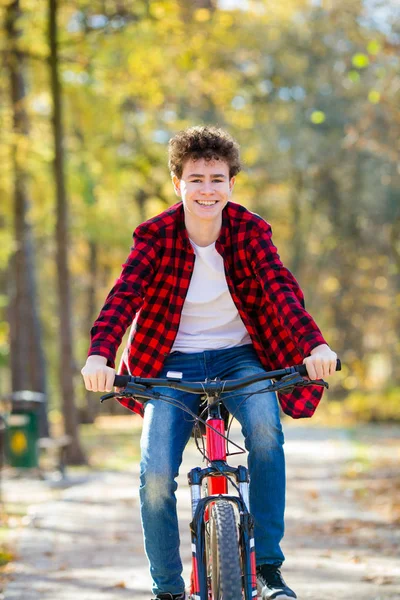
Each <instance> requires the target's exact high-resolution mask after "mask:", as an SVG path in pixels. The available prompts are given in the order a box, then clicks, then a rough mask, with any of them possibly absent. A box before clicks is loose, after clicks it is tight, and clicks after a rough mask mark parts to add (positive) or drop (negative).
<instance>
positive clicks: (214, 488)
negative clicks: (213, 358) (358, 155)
mask: <svg viewBox="0 0 400 600" xmlns="http://www.w3.org/2000/svg"><path fill="white" fill-rule="evenodd" d="M340 368H341V365H340V361H339V360H338V361H337V366H336V370H340ZM306 375H307V370H306V367H305V365H298V366H294V367H287V368H285V369H279V370H275V371H269V372H268V371H265V372H264V373H262V374H257V375H249V376H247V377H243V378H241V379H236V380H220V379H219V378H216V379H213V380H207V379H206V380H205V381H204V382H188V381H184V380H183V379H182V377H183V375H182V373H180V372H176V371H169V372H168V373H167V376H166V378H165V379H155V378H143V377H137V376H129V375H116V376H115V380H114V385H115V386H116V387H117V388H123V389H119V391H118V392H111V393H108V394H106V395H104V396H102V397H101V402H104V400H106V399H108V398H112V397H121V396H123V397H128V398H129V397H134V398H135V399H137V400H143V401H144V402H145V401H146V400H149V399H158V400H160V401H165V402H170V403H174V404H175V405H176V406H179V407H180V408H181V409H182V410H183V411H185V412H188V413H189V414H190V415H191V416H192V418H193V420H194V423H195V439H196V443H197V446H198V448H199V450H200V451H201V453H202V454H203V456H204V457H205V459H206V460H207V463H208V464H207V466H206V467H205V468H201V467H195V468H193V469H191V470H190V472H189V474H188V480H189V486H190V490H191V502H192V521H191V523H190V529H191V541H192V573H191V583H190V595H189V598H190V599H191V600H253V599H254V598H257V579H256V559H255V546H254V533H253V530H254V524H253V518H252V516H251V513H250V506H249V475H248V470H247V467H244V466H239V467H237V468H236V467H231V466H229V465H228V463H227V460H226V459H227V456H228V455H232V454H233V453H228V450H227V443H229V444H233V445H234V446H236V447H237V448H238V449H239V450H240V452H235V454H239V453H242V452H243V453H244V452H245V450H244V449H243V448H241V447H240V446H239V445H238V444H236V443H235V442H233V441H232V440H230V439H229V430H230V423H231V422H232V420H233V417H234V415H232V416H231V421H230V423H229V422H228V419H229V413H227V410H226V409H225V407H224V406H223V398H222V395H223V394H226V393H228V392H234V391H236V390H239V389H242V388H244V387H246V386H247V385H249V384H251V383H255V382H258V381H264V380H268V381H269V384H268V385H267V387H266V388H264V389H263V390H259V391H257V392H252V393H250V394H248V395H247V396H246V398H247V397H248V396H251V395H253V394H256V393H261V392H268V391H275V392H278V391H286V392H288V391H290V390H292V389H293V388H294V387H304V386H308V385H318V386H323V387H326V388H328V387H329V386H328V384H327V383H326V382H325V381H323V380H317V381H315V380H309V379H308V378H307V377H306ZM270 380H272V382H271V381H270ZM156 387H169V388H174V389H178V390H182V391H186V392H191V393H194V394H200V395H202V398H201V400H202V404H201V410H200V411H199V414H198V415H196V414H195V413H193V412H192V411H191V410H190V409H188V407H187V406H186V405H184V404H183V403H182V402H180V401H179V400H177V399H176V398H171V397H170V396H165V395H164V396H163V394H161V393H160V392H157V391H155V390H153V388H156ZM200 426H202V427H203V429H200V431H199V427H200ZM203 436H205V438H206V439H205V444H204V439H203ZM199 439H203V447H202V448H200V445H199V443H198V440H199ZM233 478H234V479H235V481H234V480H233ZM228 481H229V482H230V483H231V485H232V487H233V488H235V489H236V491H237V495H232V494H229V493H228ZM202 492H203V493H202Z"/></svg>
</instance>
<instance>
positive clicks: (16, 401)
mask: <svg viewBox="0 0 400 600" xmlns="http://www.w3.org/2000/svg"><path fill="white" fill-rule="evenodd" d="M44 399H45V397H44V394H41V393H40V392H31V391H28V390H22V391H20V392H13V393H12V394H10V396H9V400H10V401H11V413H10V414H9V415H8V416H7V417H6V423H7V426H6V444H5V450H6V452H5V454H6V461H7V464H9V465H10V466H11V467H18V468H23V469H32V468H35V467H38V466H39V448H38V440H39V410H40V407H41V404H42V402H44Z"/></svg>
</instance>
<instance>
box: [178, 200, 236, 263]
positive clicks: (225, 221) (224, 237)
mask: <svg viewBox="0 0 400 600" xmlns="http://www.w3.org/2000/svg"><path fill="white" fill-rule="evenodd" d="M229 205H230V202H228V203H227V205H226V206H225V207H224V209H223V211H222V226H221V231H220V234H219V236H218V239H217V240H216V242H215V248H216V249H217V251H218V252H219V253H220V254H222V255H223V254H224V249H225V248H226V246H227V244H228V241H229V239H230V236H229V215H228V207H229ZM177 238H178V240H180V242H181V244H182V246H183V247H184V248H186V249H187V250H189V251H190V252H193V247H192V244H191V243H190V240H189V235H188V232H187V229H186V227H185V211H184V209H183V204H182V202H180V203H179V205H178V210H177Z"/></svg>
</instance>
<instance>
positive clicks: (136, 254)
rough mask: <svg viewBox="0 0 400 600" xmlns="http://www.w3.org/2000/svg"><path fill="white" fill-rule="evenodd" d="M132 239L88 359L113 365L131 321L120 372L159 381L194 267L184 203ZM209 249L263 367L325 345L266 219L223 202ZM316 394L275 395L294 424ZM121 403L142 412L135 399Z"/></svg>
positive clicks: (299, 358) (298, 359)
mask: <svg viewBox="0 0 400 600" xmlns="http://www.w3.org/2000/svg"><path fill="white" fill-rule="evenodd" d="M133 238H134V245H133V247H132V249H131V253H130V255H129V256H128V259H127V261H126V263H125V264H124V265H123V270H122V273H121V275H120V277H119V279H117V281H116V282H115V285H114V287H113V288H112V290H111V291H110V293H109V295H108V296H107V299H106V302H105V304H104V306H103V308H102V310H101V312H100V314H99V317H98V318H97V320H96V321H95V323H94V325H93V328H92V330H91V336H92V338H91V346H90V350H89V355H91V354H98V355H100V356H104V357H105V358H107V361H108V362H107V364H108V365H109V366H111V367H114V365H115V355H116V353H117V349H118V347H119V345H120V344H121V340H122V337H123V335H124V333H125V331H126V329H127V328H128V327H129V325H130V324H131V323H132V321H133V326H132V329H131V333H130V336H129V341H128V344H127V347H126V348H125V351H124V353H123V357H122V361H121V365H120V369H119V372H120V373H130V374H131V375H139V376H141V377H157V376H158V375H159V374H160V372H161V369H162V366H163V363H164V361H165V358H166V356H168V354H169V352H170V351H171V348H172V345H173V343H174V340H175V337H176V334H177V332H178V329H179V321H180V317H181V312H182V307H183V304H184V302H185V297H186V294H187V291H188V288H189V283H190V278H191V275H192V272H193V267H194V261H195V255H194V252H193V248H192V246H191V244H190V241H189V237H188V234H187V231H186V227H185V221H184V210H183V205H182V203H181V202H178V203H177V204H175V205H173V206H171V207H170V208H169V209H167V210H166V211H164V212H162V213H161V214H159V215H157V216H156V217H153V218H152V219H150V220H148V221H146V222H145V223H142V224H141V225H139V226H138V227H137V228H136V230H135V232H134V234H133ZM215 247H216V250H217V251H218V252H219V254H221V256H222V257H223V259H224V264H225V273H226V281H227V284H228V288H229V291H230V293H231V296H232V299H233V301H234V303H235V305H236V307H237V309H238V311H239V314H240V317H241V319H242V321H243V323H244V325H245V327H246V329H247V331H248V332H249V334H250V337H251V340H252V342H253V346H254V348H255V350H256V352H257V354H258V356H259V358H260V361H261V363H262V365H263V366H264V367H265V369H267V370H270V369H280V368H283V367H286V366H289V365H294V364H301V363H302V362H303V358H304V357H305V356H308V355H309V354H310V352H311V350H312V349H313V348H315V347H316V346H319V345H320V344H325V343H326V342H325V340H324V338H323V336H322V334H321V332H320V330H319V329H318V327H317V325H316V324H315V322H314V321H313V319H312V318H311V316H310V315H309V314H308V313H307V312H306V310H305V308H304V298H303V294H302V292H301V290H300V287H299V285H298V283H297V281H296V279H295V278H294V277H293V275H292V274H291V273H290V271H288V270H287V269H286V268H285V267H284V266H283V265H282V262H281V261H280V258H279V255H278V252H277V250H276V248H275V246H274V244H273V243H272V240H271V227H270V226H269V225H268V223H266V221H264V220H263V219H262V218H261V217H260V216H259V215H257V214H255V213H252V212H250V211H249V210H247V209H246V208H245V207H244V206H241V205H240V204H236V203H234V202H228V203H227V205H226V206H225V208H224V210H223V212H222V228H221V232H220V235H219V238H218V240H217V241H216V245H215ZM135 317H136V318H135ZM322 391H323V388H319V387H315V386H310V387H307V388H301V389H295V390H294V391H293V392H292V393H290V394H279V401H280V404H281V407H282V410H283V411H284V412H285V413H286V414H288V415H290V416H291V417H293V418H300V417H311V416H312V414H313V413H314V411H315V409H316V407H317V405H318V403H319V401H320V399H321V396H322ZM119 402H120V403H121V404H122V405H123V406H126V407H127V408H129V409H130V410H133V411H134V412H138V413H140V414H142V405H141V404H140V403H138V402H137V401H135V400H133V399H127V398H121V399H119Z"/></svg>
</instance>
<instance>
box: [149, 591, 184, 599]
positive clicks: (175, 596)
mask: <svg viewBox="0 0 400 600" xmlns="http://www.w3.org/2000/svg"><path fill="white" fill-rule="evenodd" d="M185 598H186V594H185V592H182V594H170V593H169V592H166V593H162V594H157V596H156V597H155V598H154V600H185Z"/></svg>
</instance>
